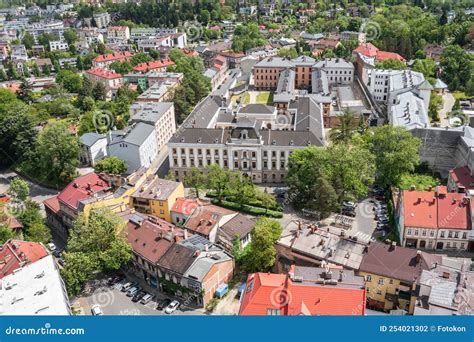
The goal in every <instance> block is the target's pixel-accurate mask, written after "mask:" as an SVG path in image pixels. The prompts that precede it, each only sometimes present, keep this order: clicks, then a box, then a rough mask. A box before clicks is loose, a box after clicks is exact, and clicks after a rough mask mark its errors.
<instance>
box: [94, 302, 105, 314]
mask: <svg viewBox="0 0 474 342" xmlns="http://www.w3.org/2000/svg"><path fill="white" fill-rule="evenodd" d="M91 312H92V315H93V316H103V315H104V313H103V312H102V308H101V307H100V305H99V304H94V305H92V306H91Z"/></svg>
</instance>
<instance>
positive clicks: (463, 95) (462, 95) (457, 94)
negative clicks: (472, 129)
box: [452, 91, 473, 100]
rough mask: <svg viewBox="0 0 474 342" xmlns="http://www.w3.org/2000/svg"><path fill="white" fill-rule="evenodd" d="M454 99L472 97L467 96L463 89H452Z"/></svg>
mask: <svg viewBox="0 0 474 342" xmlns="http://www.w3.org/2000/svg"><path fill="white" fill-rule="evenodd" d="M452 94H453V96H454V99H455V100H463V99H472V98H473V97H472V96H467V95H466V93H465V92H463V91H453V92H452Z"/></svg>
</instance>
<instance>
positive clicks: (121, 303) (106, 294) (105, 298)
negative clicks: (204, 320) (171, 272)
mask: <svg viewBox="0 0 474 342" xmlns="http://www.w3.org/2000/svg"><path fill="white" fill-rule="evenodd" d="M91 288H93V289H92V290H91V291H90V293H89V294H87V295H84V296H82V297H80V298H78V299H77V303H78V304H79V305H80V307H81V308H82V314H84V315H91V308H92V306H93V305H100V309H101V311H102V312H103V314H104V315H120V316H127V315H133V316H139V315H148V316H149V315H167V314H166V313H165V312H164V310H156V306H157V302H159V301H161V300H163V299H165V298H168V299H170V300H173V299H175V298H171V297H169V296H166V295H165V294H162V293H158V295H155V293H152V294H153V295H155V296H154V298H153V299H152V300H151V301H150V302H149V303H147V304H141V303H140V302H133V301H132V298H131V297H127V295H126V293H125V292H122V291H120V284H115V285H108V284H107V280H106V279H99V280H96V281H95V282H94V284H93V285H92V286H91ZM151 292H152V291H149V292H148V293H151ZM178 301H179V302H180V303H181V304H183V301H182V300H179V299H178ZM204 314H205V310H204V309H203V308H199V309H196V308H191V307H189V306H184V305H181V306H180V307H179V308H178V309H177V310H176V311H174V312H173V313H172V315H204Z"/></svg>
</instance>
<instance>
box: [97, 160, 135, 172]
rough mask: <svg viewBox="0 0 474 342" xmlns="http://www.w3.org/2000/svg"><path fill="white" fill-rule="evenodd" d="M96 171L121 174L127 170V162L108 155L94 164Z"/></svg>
mask: <svg viewBox="0 0 474 342" xmlns="http://www.w3.org/2000/svg"><path fill="white" fill-rule="evenodd" d="M94 171H95V172H98V173H100V172H105V173H110V174H113V175H121V174H122V173H124V172H125V171H127V162H126V161H125V160H122V159H120V158H117V157H107V158H104V159H102V160H99V161H98V162H97V163H96V164H95V165H94Z"/></svg>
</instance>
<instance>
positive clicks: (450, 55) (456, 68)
mask: <svg viewBox="0 0 474 342" xmlns="http://www.w3.org/2000/svg"><path fill="white" fill-rule="evenodd" d="M440 66H441V68H442V69H443V80H444V81H445V82H446V83H447V84H448V87H449V90H451V91H454V90H464V89H465V87H466V85H467V83H468V82H469V81H470V80H471V79H472V78H473V76H472V75H473V74H474V57H472V56H471V55H470V54H469V53H468V52H467V51H465V50H464V49H463V48H462V47H460V46H458V45H450V46H448V47H446V48H445V49H444V51H443V54H442V55H441V62H440Z"/></svg>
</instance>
